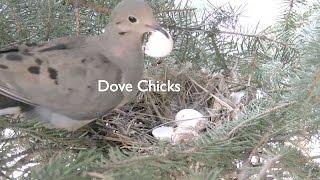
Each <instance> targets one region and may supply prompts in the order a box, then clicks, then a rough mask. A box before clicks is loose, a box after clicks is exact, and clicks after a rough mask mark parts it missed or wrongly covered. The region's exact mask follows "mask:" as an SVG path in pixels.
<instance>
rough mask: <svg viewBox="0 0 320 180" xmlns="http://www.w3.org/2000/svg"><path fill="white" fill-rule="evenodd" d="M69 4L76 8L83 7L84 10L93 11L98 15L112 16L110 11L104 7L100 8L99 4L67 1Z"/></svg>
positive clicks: (77, 0)
mask: <svg viewBox="0 0 320 180" xmlns="http://www.w3.org/2000/svg"><path fill="white" fill-rule="evenodd" d="M66 1H67V3H69V4H72V5H73V6H75V7H83V8H88V9H92V10H94V11H96V12H98V13H101V14H110V9H109V8H106V7H103V6H99V5H97V4H94V3H90V2H87V1H84V0H66Z"/></svg>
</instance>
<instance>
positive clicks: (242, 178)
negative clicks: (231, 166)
mask: <svg viewBox="0 0 320 180" xmlns="http://www.w3.org/2000/svg"><path fill="white" fill-rule="evenodd" d="M270 135H271V133H270V132H268V133H266V134H265V135H263V136H262V138H261V139H260V142H259V143H258V144H257V145H256V146H255V147H254V148H253V150H252V151H251V153H250V154H249V157H248V158H246V160H245V161H244V162H243V165H242V168H241V169H240V174H239V180H247V179H249V178H248V176H247V171H248V169H249V166H250V165H251V162H250V161H251V159H252V158H253V156H255V155H256V154H258V151H259V149H260V148H261V147H262V146H263V145H265V144H266V143H267V142H268V140H269V139H270Z"/></svg>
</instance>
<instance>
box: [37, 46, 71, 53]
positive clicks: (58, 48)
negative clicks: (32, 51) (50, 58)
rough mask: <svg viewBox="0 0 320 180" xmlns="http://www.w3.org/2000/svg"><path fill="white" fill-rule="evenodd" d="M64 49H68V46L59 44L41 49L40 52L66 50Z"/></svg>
mask: <svg viewBox="0 0 320 180" xmlns="http://www.w3.org/2000/svg"><path fill="white" fill-rule="evenodd" d="M64 49H67V46H66V45H65V44H57V45H55V46H52V47H49V48H45V49H41V50H40V51H39V52H46V51H56V50H64Z"/></svg>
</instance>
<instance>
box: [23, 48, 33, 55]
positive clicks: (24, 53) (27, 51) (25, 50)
mask: <svg viewBox="0 0 320 180" xmlns="http://www.w3.org/2000/svg"><path fill="white" fill-rule="evenodd" d="M21 54H23V55H25V56H32V55H33V54H32V53H30V52H29V50H28V49H24V50H23V51H22V52H21Z"/></svg>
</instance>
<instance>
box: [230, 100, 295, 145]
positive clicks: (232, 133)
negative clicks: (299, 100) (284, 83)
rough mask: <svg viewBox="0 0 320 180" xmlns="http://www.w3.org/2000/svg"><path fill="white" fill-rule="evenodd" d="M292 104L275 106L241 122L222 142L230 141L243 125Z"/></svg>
mask: <svg viewBox="0 0 320 180" xmlns="http://www.w3.org/2000/svg"><path fill="white" fill-rule="evenodd" d="M293 104H295V102H288V103H283V104H280V105H277V106H275V107H273V108H270V109H268V110H266V111H264V112H262V113H260V114H258V115H255V116H253V117H252V118H249V119H247V120H245V121H243V122H241V123H240V124H238V125H237V126H236V127H234V128H233V129H232V130H231V131H230V132H229V133H228V134H227V135H226V136H225V138H224V140H228V139H230V138H231V137H233V136H234V135H235V134H236V133H237V132H238V131H239V130H240V129H241V128H242V127H244V126H245V124H247V123H249V122H251V121H254V120H257V119H260V118H262V117H265V116H267V115H269V114H271V113H275V112H277V111H278V110H281V109H284V108H287V107H289V106H292V105H293Z"/></svg>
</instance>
